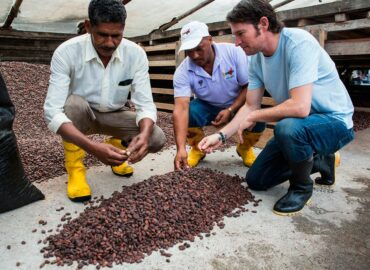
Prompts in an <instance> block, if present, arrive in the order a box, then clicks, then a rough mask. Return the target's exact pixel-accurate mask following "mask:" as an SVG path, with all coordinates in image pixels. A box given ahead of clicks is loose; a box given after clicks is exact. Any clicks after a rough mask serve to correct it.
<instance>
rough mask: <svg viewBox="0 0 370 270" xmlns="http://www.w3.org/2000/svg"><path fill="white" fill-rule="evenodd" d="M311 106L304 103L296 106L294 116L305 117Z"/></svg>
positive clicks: (308, 113)
mask: <svg viewBox="0 0 370 270" xmlns="http://www.w3.org/2000/svg"><path fill="white" fill-rule="evenodd" d="M310 111H311V106H306V105H304V104H302V105H299V106H297V108H296V109H295V116H296V117H298V118H305V117H307V116H309V115H310Z"/></svg>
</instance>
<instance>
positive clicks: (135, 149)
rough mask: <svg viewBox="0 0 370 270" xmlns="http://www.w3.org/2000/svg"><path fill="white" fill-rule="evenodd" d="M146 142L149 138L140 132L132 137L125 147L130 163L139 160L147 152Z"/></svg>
mask: <svg viewBox="0 0 370 270" xmlns="http://www.w3.org/2000/svg"><path fill="white" fill-rule="evenodd" d="M148 142H149V138H148V137H146V136H144V135H143V134H141V133H140V134H139V135H137V136H135V137H134V138H133V139H132V141H131V142H130V144H129V145H128V147H127V151H128V152H129V153H130V155H129V158H128V161H129V162H130V163H136V162H139V161H140V160H142V159H143V158H144V157H145V156H146V154H148V147H149V146H148Z"/></svg>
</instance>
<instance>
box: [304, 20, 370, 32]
mask: <svg viewBox="0 0 370 270" xmlns="http://www.w3.org/2000/svg"><path fill="white" fill-rule="evenodd" d="M302 28H303V29H305V30H307V31H308V32H311V31H312V30H319V29H323V30H325V31H326V32H336V31H349V30H358V29H366V28H370V19H358V20H352V21H346V22H343V23H322V24H316V25H307V26H304V27H302Z"/></svg>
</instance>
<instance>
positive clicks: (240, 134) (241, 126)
mask: <svg viewBox="0 0 370 270" xmlns="http://www.w3.org/2000/svg"><path fill="white" fill-rule="evenodd" d="M255 125H256V122H252V121H249V120H245V121H243V122H242V123H240V124H239V128H238V137H239V142H240V143H244V140H243V132H244V130H249V131H251V130H252V129H253V128H254V126H255Z"/></svg>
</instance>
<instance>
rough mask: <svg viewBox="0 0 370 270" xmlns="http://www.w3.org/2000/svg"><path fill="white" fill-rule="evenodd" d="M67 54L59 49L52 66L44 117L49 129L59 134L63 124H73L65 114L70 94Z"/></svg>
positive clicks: (53, 58)
mask: <svg viewBox="0 0 370 270" xmlns="http://www.w3.org/2000/svg"><path fill="white" fill-rule="evenodd" d="M66 59H67V57H66V54H65V53H63V52H62V51H61V50H60V49H57V50H56V51H55V53H54V55H53V57H52V60H51V65H50V71H51V75H50V80H49V88H48V92H47V95H46V99H45V103H44V116H45V120H46V123H47V126H48V128H49V129H50V130H51V131H53V132H55V133H56V132H57V131H58V129H59V127H60V126H61V125H62V124H63V123H68V122H71V120H70V119H68V117H67V116H66V115H65V114H64V104H65V102H66V100H67V97H68V94H69V85H70V82H71V78H70V66H69V65H68V64H67V62H66Z"/></svg>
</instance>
